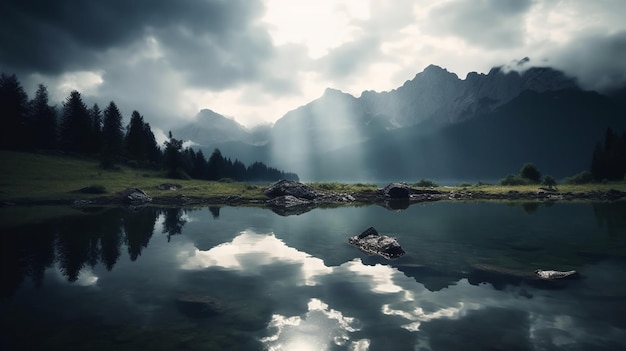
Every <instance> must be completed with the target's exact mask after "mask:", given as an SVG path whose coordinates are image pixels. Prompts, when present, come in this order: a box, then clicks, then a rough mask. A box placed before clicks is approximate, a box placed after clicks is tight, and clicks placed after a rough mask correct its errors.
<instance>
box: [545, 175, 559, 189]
mask: <svg viewBox="0 0 626 351" xmlns="http://www.w3.org/2000/svg"><path fill="white" fill-rule="evenodd" d="M543 185H545V186H547V187H548V188H553V187H555V186H556V180H554V178H552V176H549V175H547V176H545V177H544V178H543Z"/></svg>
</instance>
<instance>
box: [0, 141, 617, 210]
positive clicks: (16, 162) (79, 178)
mask: <svg viewBox="0 0 626 351" xmlns="http://www.w3.org/2000/svg"><path fill="white" fill-rule="evenodd" d="M0 160H1V162H0V201H11V200H23V199H28V200H43V201H47V200H74V199H89V198H93V197H97V196H103V195H90V194H82V193H78V192H76V191H77V190H78V189H81V188H83V187H86V186H90V185H101V186H104V187H105V188H106V190H107V194H108V195H113V194H116V193H118V192H120V191H122V190H124V189H126V188H129V187H137V188H141V189H143V190H145V191H146V192H148V194H149V195H150V196H152V197H161V196H171V195H186V196H193V197H206V198H209V197H218V196H228V195H239V196H241V197H243V198H245V199H264V198H265V196H264V195H263V188H264V186H263V185H253V184H246V183H238V182H213V181H202V180H173V179H168V178H165V177H164V176H163V173H162V172H159V171H151V170H145V169H134V168H130V167H124V166H122V167H120V169H119V170H116V171H109V170H102V169H101V168H100V167H99V166H98V162H97V161H95V160H93V159H88V158H80V157H75V156H67V155H62V154H41V153H39V154H34V153H18V152H10V151H4V150H0ZM163 183H175V184H178V185H181V186H182V188H181V189H179V190H177V191H176V192H172V191H170V190H159V189H157V186H158V185H159V184H163ZM310 185H311V186H313V188H315V189H316V190H319V191H329V192H341V193H368V192H375V191H376V190H377V187H376V185H373V184H359V183H357V184H346V183H311V184H310ZM436 189H437V190H439V191H442V192H453V191H454V192H459V191H467V192H483V193H488V194H506V193H509V192H511V191H517V192H519V193H535V192H537V190H538V186H537V185H520V186H500V185H483V184H479V185H471V186H464V187H438V188H436ZM610 189H616V190H620V191H626V183H624V182H619V183H607V184H584V185H558V190H559V191H560V192H570V193H574V194H575V193H583V192H585V193H588V192H607V191H609V190H610Z"/></svg>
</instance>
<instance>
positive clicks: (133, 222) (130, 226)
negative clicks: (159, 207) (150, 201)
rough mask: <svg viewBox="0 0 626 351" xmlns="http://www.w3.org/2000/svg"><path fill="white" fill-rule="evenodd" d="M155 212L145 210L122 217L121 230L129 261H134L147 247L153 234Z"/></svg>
mask: <svg viewBox="0 0 626 351" xmlns="http://www.w3.org/2000/svg"><path fill="white" fill-rule="evenodd" d="M156 218H157V211H156V210H154V209H152V208H146V209H144V210H143V211H140V212H138V213H128V214H125V215H124V216H123V220H122V221H123V228H124V233H125V234H126V240H125V242H126V245H127V246H128V255H129V256H130V260H131V261H135V260H136V259H137V257H139V255H141V250H143V248H145V247H148V242H150V238H151V237H152V233H153V232H154V222H156Z"/></svg>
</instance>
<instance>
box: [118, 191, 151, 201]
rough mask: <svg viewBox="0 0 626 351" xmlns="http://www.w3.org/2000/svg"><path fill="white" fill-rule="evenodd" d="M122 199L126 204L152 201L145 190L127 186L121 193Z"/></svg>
mask: <svg viewBox="0 0 626 351" xmlns="http://www.w3.org/2000/svg"><path fill="white" fill-rule="evenodd" d="M121 195H122V199H123V200H124V202H126V203H128V204H133V205H137V204H143V203H146V202H150V201H152V198H151V197H150V196H148V194H146V192H145V191H143V190H141V189H139V188H128V189H126V190H124V191H122V193H121Z"/></svg>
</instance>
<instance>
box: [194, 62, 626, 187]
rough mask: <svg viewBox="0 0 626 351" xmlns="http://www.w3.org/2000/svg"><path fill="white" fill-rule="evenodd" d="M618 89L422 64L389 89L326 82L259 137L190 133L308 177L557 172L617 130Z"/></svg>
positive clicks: (530, 72) (575, 166)
mask: <svg viewBox="0 0 626 351" xmlns="http://www.w3.org/2000/svg"><path fill="white" fill-rule="evenodd" d="M625 91H626V89H622V90H618V91H616V92H614V93H613V94H612V95H601V94H598V93H596V92H589V91H583V90H581V89H580V88H579V87H578V86H577V84H576V81H575V80H574V79H572V78H570V77H567V76H565V75H564V74H563V73H562V72H560V71H557V70H554V69H552V68H549V67H533V68H529V69H526V70H524V71H522V72H517V71H512V70H508V69H506V68H505V67H496V68H493V69H492V70H491V71H490V72H489V73H488V74H479V73H475V72H472V73H469V74H468V75H467V77H466V78H465V79H459V77H458V76H457V75H456V74H454V73H451V72H448V71H447V70H445V69H443V68H441V67H438V66H434V65H431V66H429V67H427V68H426V69H425V70H424V71H423V72H421V73H418V74H417V75H416V76H415V77H414V78H413V79H412V80H409V81H407V82H405V83H404V84H403V85H402V86H400V87H398V88H397V89H394V90H391V91H388V92H380V93H377V92H373V91H365V92H363V93H362V94H361V96H360V97H358V98H357V97H354V96H352V95H350V94H347V93H343V92H341V91H339V90H334V89H327V90H326V91H325V92H324V94H323V95H322V96H321V97H320V98H318V99H316V100H314V101H312V102H310V103H308V104H306V105H304V106H301V107H299V108H297V109H295V110H292V111H289V112H287V113H286V114H285V115H284V116H283V117H282V118H281V119H279V120H278V121H276V123H275V124H274V126H273V127H272V128H271V129H269V128H266V129H265V133H267V134H263V133H262V136H264V137H265V138H267V139H266V140H267V142H265V143H262V142H259V140H262V139H263V137H261V138H258V139H255V140H256V143H254V142H251V140H252V139H251V137H250V131H247V130H246V129H245V128H243V127H242V126H240V125H238V124H237V123H236V122H234V121H232V120H229V119H227V118H225V117H222V118H221V119H219V118H215V120H216V121H219V122H218V123H214V124H210V123H207V124H206V127H205V128H206V129H211V128H213V130H210V131H207V133H213V134H208V135H209V136H205V135H203V133H204V132H201V131H200V130H199V129H200V128H199V127H193V128H190V130H189V132H192V131H193V132H196V134H195V136H194V137H195V138H197V140H201V142H199V141H196V140H194V138H193V137H189V139H192V140H194V141H195V142H197V143H201V144H203V145H210V148H211V150H209V152H210V151H212V148H214V147H218V148H220V149H221V151H222V153H223V154H224V155H227V156H228V157H231V158H233V159H234V158H238V159H239V160H241V161H243V162H244V163H250V162H252V161H263V162H264V163H266V164H268V165H270V166H272V167H277V168H280V169H286V170H289V171H292V172H296V173H298V175H299V176H300V178H301V179H303V180H307V181H313V180H343V181H376V180H399V179H400V180H416V179H420V178H433V179H450V180H452V179H457V180H459V179H460V180H467V181H471V180H495V179H500V178H502V177H504V176H505V175H506V174H509V173H516V172H517V171H518V170H519V167H521V165H522V164H523V163H525V162H534V163H535V164H536V165H537V166H538V167H539V168H540V170H541V171H542V172H543V173H544V174H550V175H552V176H553V177H555V178H557V179H558V178H562V177H565V176H569V175H572V174H574V173H577V172H579V171H581V170H584V169H587V168H588V167H589V162H590V160H591V153H592V152H593V148H594V145H595V143H597V142H599V141H601V140H602V138H603V135H604V132H605V130H606V128H607V127H612V128H614V129H615V130H617V131H619V132H620V133H621V131H624V130H626V122H625V121H626V104H625V103H624V96H626V94H625V93H624V92H625ZM198 120H199V121H200V120H206V119H202V118H199V119H198ZM211 123H213V122H211ZM222 125H228V126H230V127H228V128H226V127H223V126H222ZM236 126H239V127H241V128H235V127H236ZM216 130H219V132H216ZM216 134H217V135H216ZM220 136H221V139H220ZM202 140H204V141H205V142H202ZM205 153H206V151H205Z"/></svg>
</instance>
